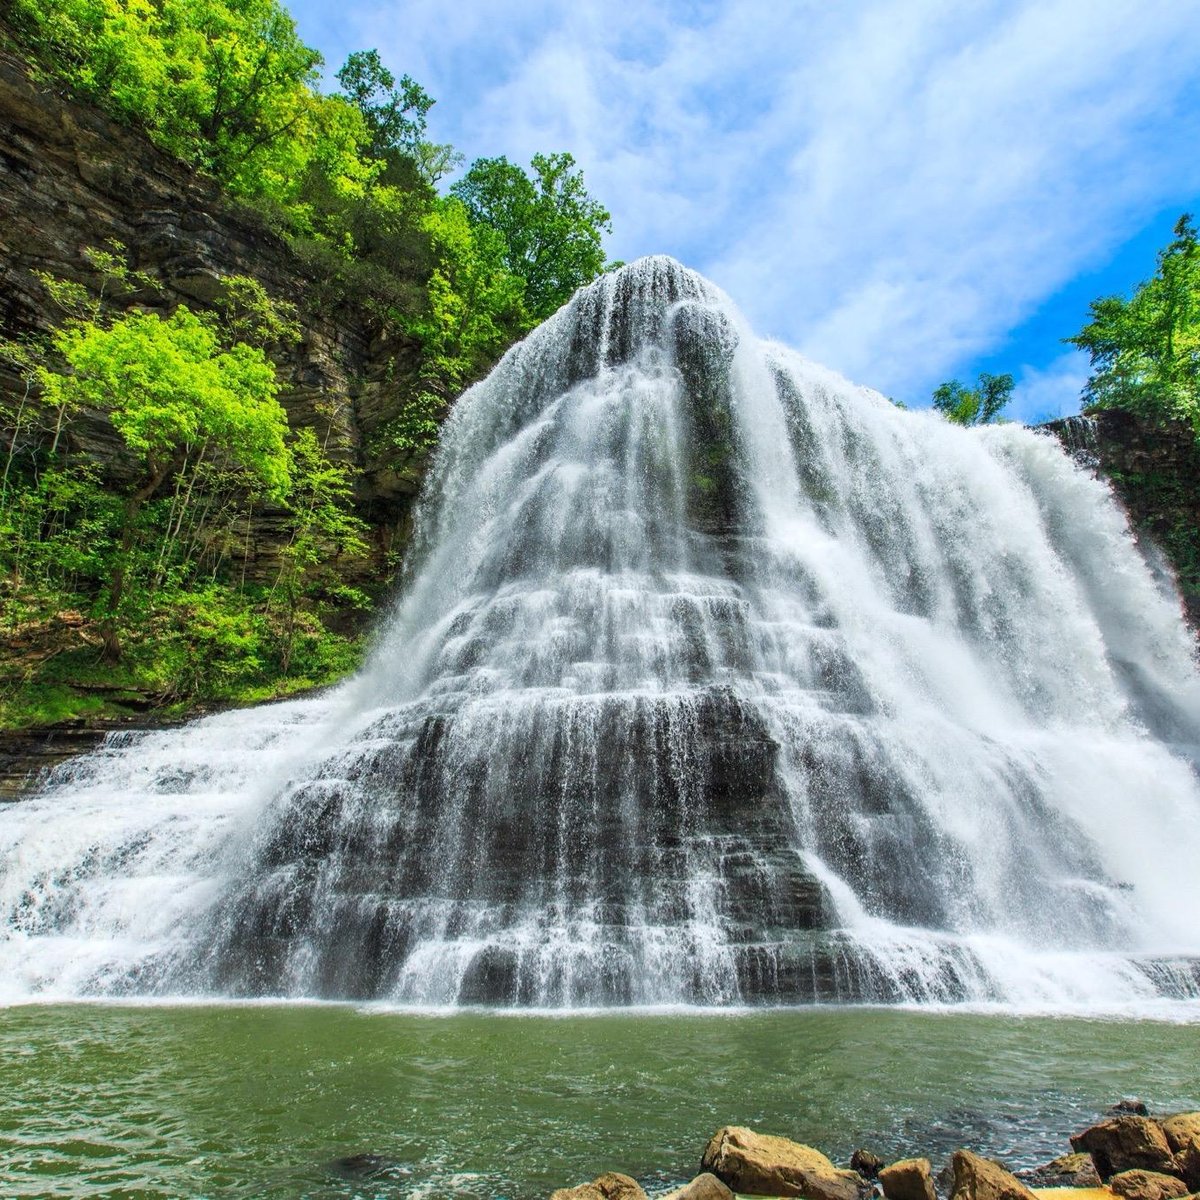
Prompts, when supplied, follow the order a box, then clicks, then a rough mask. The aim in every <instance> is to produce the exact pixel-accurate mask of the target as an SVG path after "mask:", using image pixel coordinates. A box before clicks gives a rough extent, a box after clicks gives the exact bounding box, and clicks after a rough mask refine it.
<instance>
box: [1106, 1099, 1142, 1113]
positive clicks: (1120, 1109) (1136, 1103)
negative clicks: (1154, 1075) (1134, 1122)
mask: <svg viewBox="0 0 1200 1200" xmlns="http://www.w3.org/2000/svg"><path fill="white" fill-rule="evenodd" d="M1108 1111H1109V1112H1110V1113H1117V1114H1121V1115H1125V1116H1130V1117H1148V1116H1149V1115H1150V1110H1149V1109H1148V1108H1147V1107H1146V1103H1145V1101H1144V1100H1137V1099H1134V1098H1132V1097H1129V1098H1126V1099H1125V1100H1118V1101H1117V1102H1116V1104H1114V1105H1113V1106H1112V1108H1110V1109H1109V1110H1108Z"/></svg>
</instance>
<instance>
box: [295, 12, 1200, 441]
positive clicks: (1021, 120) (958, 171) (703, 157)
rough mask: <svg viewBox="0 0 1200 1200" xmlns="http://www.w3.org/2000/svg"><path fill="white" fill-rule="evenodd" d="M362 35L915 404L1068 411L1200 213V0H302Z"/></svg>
mask: <svg viewBox="0 0 1200 1200" xmlns="http://www.w3.org/2000/svg"><path fill="white" fill-rule="evenodd" d="M289 8H290V10H291V11H292V13H293V15H294V16H295V17H296V20H297V23H298V25H299V28H300V32H301V34H302V36H303V37H304V38H305V39H306V40H307V41H308V42H309V43H310V44H311V45H314V46H316V47H317V48H318V49H319V50H321V52H322V53H323V54H324V55H325V57H326V60H327V62H328V64H329V69H330V71H332V70H334V69H336V67H337V66H338V65H340V63H341V62H342V61H343V60H344V58H345V56H346V54H347V53H349V52H350V51H352V50H357V49H367V48H370V47H375V48H377V49H378V50H379V52H380V54H381V55H382V57H383V59H384V61H385V63H387V64H388V66H390V67H391V68H392V70H393V71H395V73H396V74H398V75H399V74H404V73H408V74H410V75H412V76H413V77H414V78H415V79H417V80H418V81H419V82H420V83H421V84H422V85H423V86H424V87H425V88H426V90H427V91H429V93H430V94H431V95H433V96H434V97H436V98H437V101H438V103H437V105H436V106H435V107H434V109H433V110H432V112H431V113H430V123H429V135H430V137H431V138H433V140H435V141H439V142H452V143H453V144H454V145H455V147H456V148H457V149H458V150H459V151H461V152H462V153H463V154H464V155H465V156H466V158H467V160H468V161H470V160H472V159H474V158H477V157H493V156H496V155H500V154H503V155H506V156H507V157H508V158H509V159H510V160H512V161H515V162H520V163H522V164H523V165H524V164H528V162H529V159H530V158H531V157H532V155H533V154H534V153H535V152H537V151H543V152H550V151H556V150H569V151H570V152H571V153H573V154H574V155H575V158H576V160H577V161H578V163H579V165H580V166H581V168H582V169H583V172H584V176H585V179H586V182H587V185H588V188H589V190H590V191H591V192H592V193H593V195H595V196H596V198H597V199H599V200H601V201H602V202H603V203H604V204H605V206H606V207H607V208H609V209H610V210H611V212H612V219H613V220H612V223H613V233H612V237H611V238H610V239H609V242H608V252H609V254H610V256H611V257H612V258H614V259H622V260H625V261H629V260H631V259H634V258H637V257H639V256H641V255H643V254H655V253H665V254H670V255H673V256H674V257H676V258H678V259H680V260H681V261H683V262H684V263H686V264H687V265H688V266H690V267H693V268H695V269H696V270H698V271H700V272H701V273H702V274H704V275H706V276H707V277H708V278H709V279H711V280H713V281H714V282H715V283H717V284H718V285H719V286H720V287H722V288H723V289H724V290H725V291H726V292H728V293H729V295H730V296H731V298H732V299H733V300H734V302H735V303H736V304H737V306H738V307H739V308H740V309H741V310H742V311H743V312H744V313H745V314H746V316H747V317H748V318H749V319H750V321H751V323H752V324H753V325H754V327H755V329H756V330H757V331H758V333H759V334H760V335H762V336H765V337H771V338H775V339H777V340H779V341H782V342H786V343H787V344H789V345H791V346H794V347H796V348H797V349H798V350H800V351H801V352H802V353H804V354H806V355H808V356H809V357H811V358H813V359H815V360H817V361H819V362H822V363H824V364H825V365H827V366H830V367H833V368H834V369H836V370H838V371H840V372H842V373H843V374H844V375H846V376H847V377H848V378H850V379H852V380H854V381H855V382H857V383H862V384H867V385H868V386H871V387H874V388H877V389H879V390H880V391H881V392H883V393H884V394H885V395H889V396H891V397H893V398H895V399H897V400H903V401H904V402H905V403H907V404H909V405H910V406H913V407H917V406H921V405H923V404H927V403H928V402H929V396H930V393H931V392H932V390H933V388H934V387H936V386H937V385H938V384H939V383H941V382H942V381H944V380H947V379H951V378H958V379H962V380H963V381H964V382H970V381H973V380H974V378H975V376H976V375H977V374H978V372H980V371H991V372H993V373H999V372H1003V371H1008V372H1011V373H1012V374H1013V375H1014V377H1015V378H1016V381H1017V386H1016V390H1015V392H1014V398H1013V404H1012V406H1011V408H1010V410H1009V415H1011V416H1013V417H1015V418H1018V419H1021V420H1027V421H1037V420H1043V419H1047V418H1052V417H1056V416H1062V415H1067V414H1069V413H1072V412H1076V411H1078V408H1079V393H1080V389H1081V387H1082V385H1083V383H1084V382H1085V380H1086V378H1087V373H1088V363H1087V359H1086V357H1085V356H1083V355H1082V354H1080V353H1079V352H1078V351H1076V350H1074V349H1073V348H1072V347H1070V346H1067V345H1064V344H1063V342H1062V339H1063V338H1064V337H1067V336H1069V335H1071V334H1073V333H1075V332H1077V331H1078V330H1079V328H1080V327H1081V326H1082V325H1083V324H1084V322H1085V321H1086V319H1087V311H1088V304H1089V302H1090V301H1091V300H1092V299H1094V298H1096V297H1097V296H1101V295H1107V294H1112V293H1128V292H1129V291H1130V290H1132V288H1133V287H1134V286H1136V284H1137V283H1138V282H1140V281H1141V280H1143V279H1145V278H1147V277H1148V276H1149V275H1151V274H1153V271H1154V265H1155V253H1156V251H1157V250H1158V249H1159V248H1160V247H1161V246H1163V245H1164V244H1165V243H1166V242H1167V241H1168V240H1169V238H1170V235H1171V228H1172V226H1173V225H1174V223H1175V221H1176V219H1177V218H1178V216H1179V215H1180V214H1181V213H1182V212H1196V211H1200V153H1198V152H1197V150H1198V148H1200V137H1198V135H1200V0H1169V2H1168V0H1129V2H1126V0H1034V2H1023V0H1008V2H1006V3H1000V2H992V0H978V2H973V0H955V2H943V0H822V2H815V0H813V2H805V0H773V2H768V0H653V2H650V0H555V2H551V0H512V2H509V3H500V2H497V0H453V2H448V0H340V2H339V3H337V4H336V5H333V4H330V3H329V2H328V0H290V2H289Z"/></svg>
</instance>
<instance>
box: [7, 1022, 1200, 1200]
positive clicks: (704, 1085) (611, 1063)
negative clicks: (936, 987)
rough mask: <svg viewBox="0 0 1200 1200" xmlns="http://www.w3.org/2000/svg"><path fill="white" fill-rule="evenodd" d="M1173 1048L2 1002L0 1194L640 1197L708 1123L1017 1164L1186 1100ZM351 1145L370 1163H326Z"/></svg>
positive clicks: (954, 1034)
mask: <svg viewBox="0 0 1200 1200" xmlns="http://www.w3.org/2000/svg"><path fill="white" fill-rule="evenodd" d="M1198 1067H1200V1025H1198V1024H1172V1023H1169V1022H1165V1021H1163V1022H1154V1021H1137V1022H1133V1021H1124V1022H1122V1021H1114V1020H1083V1019H1069V1018H1037V1017H1034V1018H1031V1017H1023V1018H1017V1017H1003V1016H987V1015H964V1014H961V1013H955V1014H949V1013H928V1012H924V1013H923V1012H906V1011H896V1010H872V1009H840V1010H828V1009H826V1010H820V1009H816V1010H810V1011H786V1012H785V1011H774V1012H757V1013H746V1014H722V1015H698V1014H694V1013H686V1014H680V1013H663V1014H640V1015H633V1014H622V1015H591V1016H564V1017H549V1016H505V1015H497V1014H489V1013H457V1014H455V1015H453V1016H435V1015H414V1014H411V1013H396V1012H385V1011H370V1010H366V1011H364V1010H360V1009H354V1008H347V1007H338V1006H304V1005H298V1006H297V1005H291V1006H283V1005H278V1006H273V1005H271V1006H268V1005H261V1006H218V1005H211V1006H194V1007H193V1006H178V1007H176V1006H160V1007H126V1006H119V1005H118V1006H112V1005H109V1006H104V1005H87V1004H73V1005H62V1006H26V1007H13V1008H7V1009H2V1010H0V1195H3V1196H5V1197H8V1196H14V1197H15V1196H20V1197H28V1196H71V1197H83V1196H104V1197H172V1198H174V1197H247V1198H250V1197H253V1198H255V1200H259V1198H272V1197H280V1198H282V1197H288V1198H289V1200H294V1198H295V1197H312V1198H328V1200H333V1198H338V1200H343V1198H347V1197H380V1198H383V1197H389V1198H390V1197H421V1198H430V1200H432V1198H435V1197H464V1198H466V1197H471V1198H474V1197H480V1198H487V1197H500V1196H503V1197H506V1198H508V1200H534V1198H537V1197H545V1196H547V1195H548V1194H549V1192H550V1191H551V1189H552V1188H554V1187H556V1186H560V1185H562V1184H570V1183H577V1182H580V1181H583V1180H585V1179H590V1178H592V1177H593V1176H594V1175H596V1174H597V1173H599V1172H600V1171H602V1170H608V1169H615V1170H622V1171H625V1172H627V1173H629V1174H632V1175H635V1176H637V1177H638V1178H640V1179H641V1180H642V1181H643V1183H644V1184H645V1185H646V1186H647V1187H648V1188H650V1189H651V1190H652V1191H653V1189H654V1187H656V1186H657V1187H663V1186H665V1185H666V1184H667V1183H669V1182H673V1181H676V1180H679V1179H682V1178H684V1177H690V1175H691V1174H693V1173H694V1171H695V1170H696V1167H697V1164H698V1161H699V1158H700V1153H701V1151H702V1149H703V1147H704V1143H705V1141H706V1140H707V1138H708V1137H709V1135H710V1134H711V1133H712V1132H713V1131H714V1130H715V1129H717V1128H718V1127H719V1126H720V1125H723V1124H745V1125H751V1126H754V1127H756V1128H759V1129H761V1130H763V1131H766V1132H775V1133H782V1134H786V1135H788V1136H791V1137H795V1138H798V1139H800V1140H802V1141H806V1142H810V1143H812V1144H815V1145H817V1146H820V1147H821V1148H822V1149H824V1150H826V1151H827V1152H828V1153H830V1154H831V1155H832V1156H833V1157H834V1158H835V1159H839V1160H844V1159H845V1158H846V1157H847V1156H848V1155H849V1154H850V1152H851V1151H852V1150H853V1149H854V1148H855V1147H856V1146H859V1145H865V1146H868V1147H870V1148H872V1149H874V1150H876V1152H878V1153H880V1154H883V1155H885V1156H888V1155H898V1154H902V1153H905V1152H909V1151H917V1150H920V1151H922V1152H926V1153H929V1154H930V1155H931V1156H932V1157H933V1158H934V1159H935V1164H940V1162H941V1161H942V1160H943V1159H944V1158H946V1157H947V1156H948V1155H949V1153H950V1152H951V1151H952V1150H954V1149H955V1148H957V1147H958V1146H960V1145H967V1146H970V1147H972V1148H975V1149H978V1150H981V1151H983V1152H985V1153H988V1154H992V1155H995V1156H998V1157H1000V1158H1003V1159H1005V1160H1007V1161H1008V1162H1009V1163H1010V1164H1011V1165H1014V1166H1021V1165H1035V1164H1036V1163H1037V1162H1041V1161H1045V1160H1046V1159H1048V1158H1050V1157H1053V1156H1054V1155H1056V1154H1058V1153H1061V1152H1063V1150H1064V1149H1065V1148H1066V1145H1065V1142H1066V1137H1067V1135H1068V1134H1069V1133H1071V1132H1073V1131H1075V1130H1077V1129H1080V1128H1082V1127H1083V1126H1084V1125H1086V1124H1087V1123H1089V1122H1090V1121H1091V1120H1092V1119H1093V1118H1094V1117H1095V1116H1096V1115H1097V1114H1098V1113H1099V1112H1101V1111H1103V1109H1104V1108H1106V1107H1107V1106H1108V1105H1109V1104H1111V1103H1113V1102H1114V1101H1115V1100H1117V1099H1119V1098H1120V1097H1122V1096H1125V1095H1131V1094H1134V1095H1139V1096H1141V1097H1142V1098H1143V1099H1145V1100H1146V1101H1147V1102H1148V1103H1149V1104H1150V1105H1151V1106H1152V1108H1156V1109H1164V1110H1165V1109H1178V1108H1184V1107H1200V1069H1198ZM364 1153H370V1154H375V1155H378V1156H380V1157H381V1158H382V1159H385V1160H386V1161H387V1165H386V1167H385V1168H384V1170H383V1172H382V1173H381V1174H380V1175H378V1176H377V1177H375V1178H372V1179H369V1180H363V1179H353V1178H344V1177H342V1176H340V1175H339V1174H338V1173H337V1172H336V1171H335V1170H334V1169H332V1168H331V1165H330V1164H331V1163H332V1162H333V1161H334V1160H337V1159H339V1158H342V1157H344V1156H348V1155H355V1154H364Z"/></svg>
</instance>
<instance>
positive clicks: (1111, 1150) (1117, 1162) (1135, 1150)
mask: <svg viewBox="0 0 1200 1200" xmlns="http://www.w3.org/2000/svg"><path fill="white" fill-rule="evenodd" d="M1071 1148H1072V1149H1073V1150H1083V1151H1086V1152H1087V1153H1088V1154H1090V1155H1091V1156H1092V1162H1094V1163H1095V1164H1096V1170H1097V1172H1099V1175H1100V1178H1101V1179H1103V1180H1108V1179H1109V1178H1110V1177H1111V1176H1113V1175H1116V1174H1119V1173H1120V1172H1121V1171H1134V1170H1141V1171H1160V1172H1162V1173H1164V1174H1168V1175H1169V1174H1173V1173H1174V1172H1175V1159H1174V1156H1173V1155H1172V1153H1171V1147H1170V1145H1169V1144H1168V1143H1167V1137H1166V1134H1165V1133H1163V1130H1162V1127H1161V1126H1160V1125H1159V1124H1158V1122H1157V1121H1151V1120H1150V1119H1149V1118H1148V1117H1113V1118H1112V1119H1111V1120H1108V1121H1101V1122H1100V1124H1099V1125H1093V1126H1092V1127H1091V1128H1090V1129H1085V1130H1084V1131H1083V1132H1082V1133H1077V1134H1075V1135H1074V1136H1073V1137H1072V1138H1071Z"/></svg>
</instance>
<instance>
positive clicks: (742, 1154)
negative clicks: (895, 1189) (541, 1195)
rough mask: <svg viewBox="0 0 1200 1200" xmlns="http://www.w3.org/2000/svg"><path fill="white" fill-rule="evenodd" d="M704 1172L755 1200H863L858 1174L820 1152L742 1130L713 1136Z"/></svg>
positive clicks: (730, 1129)
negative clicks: (780, 1199) (781, 1199)
mask: <svg viewBox="0 0 1200 1200" xmlns="http://www.w3.org/2000/svg"><path fill="white" fill-rule="evenodd" d="M700 1166H701V1168H702V1169H703V1170H705V1171H710V1172H711V1173H712V1174H713V1175H715V1176H716V1177H717V1178H718V1179H720V1180H722V1181H723V1182H724V1183H726V1184H727V1185H728V1186H729V1187H731V1188H732V1189H733V1190H734V1191H735V1192H742V1193H748V1194H750V1195H754V1196H803V1197H805V1200H859V1193H860V1191H861V1188H862V1180H861V1179H860V1178H859V1176H858V1174H857V1173H856V1172H854V1171H843V1170H839V1168H837V1167H835V1166H834V1165H833V1163H832V1162H830V1160H829V1159H828V1158H826V1157H825V1155H824V1154H822V1153H821V1152H820V1150H814V1149H813V1148H812V1147H811V1146H805V1145H802V1144H801V1143H800V1142H793V1141H790V1140H789V1139H787V1138H784V1137H774V1136H772V1135H770V1134H765V1133H755V1132H754V1131H753V1130H751V1129H746V1128H745V1127H743V1126H740V1125H726V1126H725V1127H724V1128H723V1129H719V1130H718V1131H717V1132H716V1133H715V1134H714V1135H713V1137H712V1140H711V1141H710V1142H709V1143H708V1146H707V1147H706V1148H705V1151H704V1157H703V1158H702V1159H701V1161H700ZM581 1200H582V1198H581Z"/></svg>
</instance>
